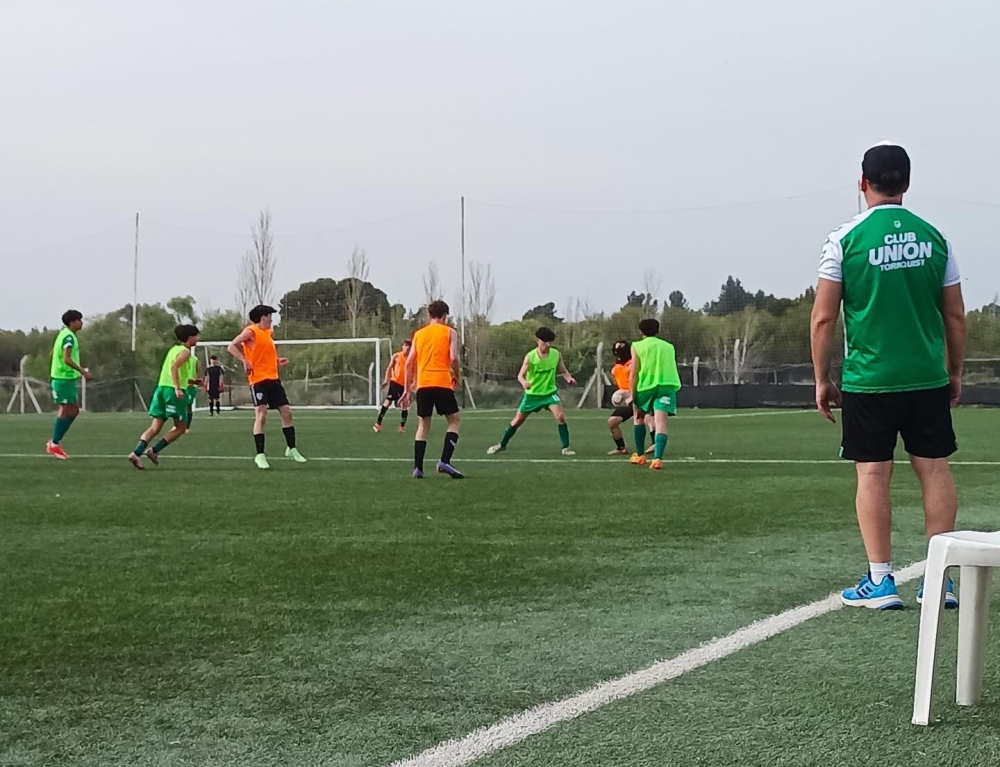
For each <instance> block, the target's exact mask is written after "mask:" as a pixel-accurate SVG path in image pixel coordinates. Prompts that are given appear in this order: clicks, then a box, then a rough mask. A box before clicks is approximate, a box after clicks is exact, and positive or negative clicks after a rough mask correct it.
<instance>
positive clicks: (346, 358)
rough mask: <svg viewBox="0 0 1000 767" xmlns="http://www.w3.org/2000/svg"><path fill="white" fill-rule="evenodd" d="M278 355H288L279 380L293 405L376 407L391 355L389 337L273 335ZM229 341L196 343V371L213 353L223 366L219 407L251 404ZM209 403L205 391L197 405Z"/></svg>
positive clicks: (311, 406)
mask: <svg viewBox="0 0 1000 767" xmlns="http://www.w3.org/2000/svg"><path fill="white" fill-rule="evenodd" d="M274 344H275V346H276V347H277V349H278V355H279V356H281V357H287V358H288V364H287V365H286V366H284V367H283V368H281V382H282V384H284V387H285V391H286V392H287V393H288V399H289V401H290V402H291V404H292V407H293V408H295V409H303V408H313V409H327V408H355V409H362V408H364V409H367V408H373V407H377V406H378V405H379V403H380V400H381V397H382V394H381V385H382V379H383V378H384V376H385V369H386V366H387V364H388V362H389V358H390V357H391V354H392V342H391V341H390V340H389V339H388V338H318V339H308V340H280V339H275V341H274ZM228 346H229V341H199V342H198V346H197V354H198V362H199V370H200V371H204V369H205V367H206V366H207V365H208V364H209V359H210V358H211V357H212V356H213V355H214V356H215V357H216V358H217V359H218V362H219V364H220V365H222V368H223V383H224V385H223V388H222V395H221V401H222V407H224V408H245V407H253V400H252V398H251V395H250V387H249V385H248V384H247V380H246V375H245V373H244V372H243V364H242V363H241V362H240V361H239V360H237V359H236V358H235V357H233V355H231V354H230V353H229V352H228V351H227V347H228ZM207 406H208V399H207V395H206V394H205V392H204V390H202V391H200V392H199V393H198V398H197V402H196V408H197V409H204V408H207Z"/></svg>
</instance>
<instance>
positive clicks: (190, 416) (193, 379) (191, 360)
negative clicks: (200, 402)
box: [182, 347, 204, 431]
mask: <svg viewBox="0 0 1000 767" xmlns="http://www.w3.org/2000/svg"><path fill="white" fill-rule="evenodd" d="M184 378H186V379H187V380H188V386H187V389H186V390H185V392H184V394H185V396H186V398H187V404H188V409H187V430H188V431H191V422H192V421H193V420H194V403H195V400H196V399H197V398H198V387H199V386H201V385H202V384H203V383H204V379H203V378H200V377H199V376H198V354H197V352H195V350H194V347H192V348H191V356H190V357H188V361H187V369H186V370H185V371H184ZM182 380H183V379H182Z"/></svg>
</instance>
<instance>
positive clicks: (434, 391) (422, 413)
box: [417, 386, 459, 418]
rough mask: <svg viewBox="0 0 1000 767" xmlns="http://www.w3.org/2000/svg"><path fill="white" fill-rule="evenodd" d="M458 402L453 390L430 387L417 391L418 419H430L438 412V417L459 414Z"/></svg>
mask: <svg viewBox="0 0 1000 767" xmlns="http://www.w3.org/2000/svg"><path fill="white" fill-rule="evenodd" d="M458 409H459V408H458V400H457V399H456V398H455V392H454V390H452V389H444V388H439V387H436V386H429V387H427V388H426V389H417V417H418V418H430V417H431V416H432V415H434V411H435V410H437V414H438V415H455V413H457V412H458Z"/></svg>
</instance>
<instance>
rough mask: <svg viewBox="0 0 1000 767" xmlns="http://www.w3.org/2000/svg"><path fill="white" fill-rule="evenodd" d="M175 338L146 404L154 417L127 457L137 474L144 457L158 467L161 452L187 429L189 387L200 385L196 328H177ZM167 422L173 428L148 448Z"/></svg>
mask: <svg viewBox="0 0 1000 767" xmlns="http://www.w3.org/2000/svg"><path fill="white" fill-rule="evenodd" d="M174 336H175V337H176V338H177V343H176V344H174V345H173V346H172V347H171V348H170V350H169V351H168V352H167V354H166V356H165V357H164V358H163V364H162V365H161V366H160V377H159V379H158V380H157V382H156V389H155V390H154V391H153V396H152V398H151V399H150V401H149V414H150V415H151V416H152V417H153V422H152V423H151V424H150V426H149V428H148V429H146V431H144V432H143V433H142V435H141V436H140V437H139V443H138V444H137V445H136V446H135V448H134V449H133V450H132V452H131V453H129V455H128V459H129V461H131V463H132V465H133V466H135V468H137V469H139V470H140V471H142V470H143V469H144V468H145V466H143V465H142V456H143V455H145V456H146V457H147V458H148V459H149V460H150V461H152V462H153V463H156V464H158V463H159V462H160V458H159V456H160V453H161V452H163V451H164V450H165V449H166V448H167V446H168V445H171V444H173V443H174V442H176V441H177V440H179V439H180V438H181V437H183V436H184V435H185V434H186V433H187V431H188V427H189V426H190V423H189V421H188V413H189V408H190V406H191V400H190V395H189V393H188V387H190V386H197V385H198V384H199V383H200V381H199V380H198V379H197V378H196V376H197V375H198V365H197V360H196V359H195V357H194V354H193V353H192V350H193V349H194V346H195V344H197V343H198V328H196V327H195V326H194V325H178V326H177V327H176V328H174ZM168 420H173V422H174V425H173V428H171V429H170V431H168V432H167V435H166V436H165V437H163V439H161V440H160V441H159V442H157V443H156V444H155V445H153V447H148V446H149V443H150V441H151V440H152V439H153V438H154V437H155V436H157V435H158V434H159V433H160V432H161V431H163V426H164V425H165V424H166V422H167V421H168Z"/></svg>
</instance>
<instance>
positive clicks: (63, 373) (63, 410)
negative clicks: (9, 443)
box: [45, 309, 90, 461]
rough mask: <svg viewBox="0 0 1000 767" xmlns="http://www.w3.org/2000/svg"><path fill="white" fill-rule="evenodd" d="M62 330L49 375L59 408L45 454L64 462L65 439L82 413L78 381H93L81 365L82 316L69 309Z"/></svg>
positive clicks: (54, 399)
mask: <svg viewBox="0 0 1000 767" xmlns="http://www.w3.org/2000/svg"><path fill="white" fill-rule="evenodd" d="M62 323H63V329H62V330H60V331H59V333H58V335H56V340H55V343H54V344H53V345H52V362H51V365H50V370H49V376H50V378H51V380H52V400H53V401H54V402H55V403H56V405H58V406H59V411H58V413H57V414H56V422H55V424H54V425H53V427H52V439H50V440H49V441H48V442H47V443H45V452H46V453H48V454H49V455H52V456H55V457H56V458H59V459H60V460H63V461H65V460H66V459H67V458H69V456H68V455H66V451H65V450H63V448H62V445H61V444H60V443H61V442H62V438H63V437H65V436H66V432H68V431H69V427H70V426H72V425H73V421H74V419H75V418H76V417H77V416H78V415H79V414H80V406H79V405H78V404H77V392H76V386H77V382H78V381H79V380H80V379H81V378H83V379H84V380H86V381H89V380H90V371H88V370H87V368H85V367H82V366H81V365H80V342H79V341H78V340H77V337H76V334H77V333H79V332H80V328H82V327H83V315H82V314H81V313H80V312H78V311H77V310H76V309H70V310H69V311H68V312H66V313H65V314H63V316H62Z"/></svg>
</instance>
